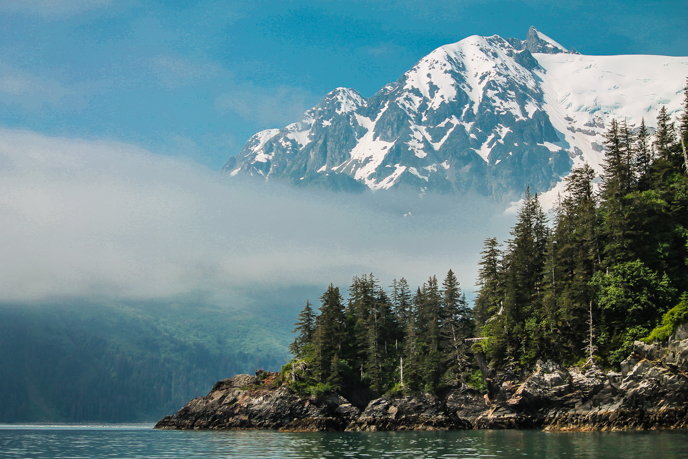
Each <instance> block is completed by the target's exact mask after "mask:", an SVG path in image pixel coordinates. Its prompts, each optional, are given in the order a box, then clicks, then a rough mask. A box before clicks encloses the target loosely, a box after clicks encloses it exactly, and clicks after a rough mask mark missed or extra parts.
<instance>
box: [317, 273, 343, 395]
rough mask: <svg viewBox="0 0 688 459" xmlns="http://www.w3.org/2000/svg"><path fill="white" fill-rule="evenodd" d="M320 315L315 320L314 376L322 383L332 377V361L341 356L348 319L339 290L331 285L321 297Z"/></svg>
mask: <svg viewBox="0 0 688 459" xmlns="http://www.w3.org/2000/svg"><path fill="white" fill-rule="evenodd" d="M320 302H321V306H320V315H319V316H318V317H317V319H316V320H315V333H314V339H313V354H314V358H313V374H314V376H315V377H316V378H317V380H318V381H320V382H325V381H326V380H327V378H328V377H329V376H330V371H331V368H332V359H333V358H334V356H335V354H337V355H340V354H341V353H342V350H343V343H344V342H345V338H346V317H345V315H344V308H343V304H342V302H343V299H342V296H341V295H340V293H339V288H338V287H335V286H334V285H332V284H330V286H329V287H328V289H327V291H326V292H325V293H324V294H323V296H321V297H320Z"/></svg>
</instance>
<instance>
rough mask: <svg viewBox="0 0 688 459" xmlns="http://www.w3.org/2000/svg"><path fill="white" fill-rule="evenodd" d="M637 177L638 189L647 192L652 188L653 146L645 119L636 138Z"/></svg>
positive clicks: (635, 167) (635, 162) (635, 164)
mask: <svg viewBox="0 0 688 459" xmlns="http://www.w3.org/2000/svg"><path fill="white" fill-rule="evenodd" d="M636 139H637V140H636V147H635V161H634V169H635V176H636V180H637V182H638V189H639V190H640V191H645V190H647V189H648V188H649V186H650V165H651V164H652V146H651V144H650V132H649V131H648V129H647V126H645V118H643V119H642V121H641V123H640V128H639V129H638V135H637V137H636Z"/></svg>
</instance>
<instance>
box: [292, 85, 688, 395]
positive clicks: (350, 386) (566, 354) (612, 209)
mask: <svg viewBox="0 0 688 459" xmlns="http://www.w3.org/2000/svg"><path fill="white" fill-rule="evenodd" d="M685 94H686V98H685V102H684V111H683V113H682V114H681V116H680V118H679V120H678V126H677V125H676V123H675V122H674V121H672V119H671V117H670V116H669V115H668V114H667V111H666V109H665V108H662V109H661V111H660V113H659V117H658V120H657V125H658V128H657V130H656V131H655V132H654V133H653V134H651V133H650V132H649V130H648V129H647V128H646V126H645V123H644V120H643V122H642V123H641V125H640V126H629V125H628V124H627V123H626V122H625V121H624V120H621V121H617V120H613V121H612V122H611V124H610V125H609V126H608V129H607V132H606V142H605V163H604V171H603V174H602V175H601V177H599V178H596V174H595V172H594V171H593V170H592V169H591V168H590V167H589V166H587V165H585V166H583V167H580V168H576V169H574V170H573V171H572V172H571V174H570V175H569V176H568V177H567V178H566V191H565V193H564V194H563V195H562V196H561V197H560V199H559V202H558V203H557V205H556V207H555V209H554V211H553V213H552V214H550V215H548V214H546V213H545V212H544V210H543V209H542V207H541V205H540V203H539V200H538V196H537V194H531V193H530V191H529V190H526V193H525V197H524V199H523V204H522V206H521V208H520V211H519V213H518V216H517V222H516V224H515V225H514V227H513V228H512V231H511V238H510V239H509V240H508V241H506V242H505V243H504V244H500V243H499V241H498V240H497V239H496V238H488V239H486V240H485V246H484V250H483V252H482V255H483V256H482V260H481V262H480V272H479V278H478V284H479V286H480V289H479V292H478V295H477V298H476V301H475V307H474V308H470V307H469V306H468V304H467V302H466V300H465V297H464V295H463V294H462V292H461V289H460V288H459V284H458V282H457V280H456V277H455V276H454V274H453V273H452V272H451V271H449V273H448V274H447V276H446V277H445V278H444V281H443V282H442V284H441V285H440V284H439V281H438V280H437V278H436V277H434V276H433V277H431V278H430V279H429V280H428V282H426V283H425V284H424V285H423V286H422V287H420V288H418V289H417V290H416V292H415V294H413V293H412V292H411V290H410V287H409V286H408V284H407V282H406V281H405V280H404V279H403V278H402V279H401V280H400V281H396V280H395V281H394V282H393V283H392V286H391V287H390V289H389V290H388V291H385V289H383V288H382V287H381V286H380V285H379V283H378V282H377V280H376V279H375V278H374V277H373V275H372V274H371V275H369V276H368V275H365V276H362V277H355V278H354V280H353V283H352V284H351V286H350V288H349V298H348V302H346V304H345V302H344V300H343V298H342V295H341V293H340V291H339V288H337V287H335V286H333V285H330V287H329V288H328V289H327V291H326V292H325V294H324V295H323V296H322V297H321V298H320V302H321V305H320V310H319V313H316V312H315V311H314V310H313V308H312V306H311V305H310V303H307V304H306V307H305V308H304V310H303V311H302V312H301V314H300V315H299V318H298V322H297V323H296V329H295V332H296V333H297V337H296V339H295V341H294V343H293V344H292V346H291V352H292V354H293V355H294V356H295V359H294V360H293V361H291V362H290V363H288V364H287V365H285V367H283V375H284V377H285V378H290V380H291V385H292V387H293V388H295V389H297V390H299V391H301V392H305V393H321V392H325V391H330V390H334V391H339V392H342V393H346V392H347V391H351V390H360V389H371V390H373V391H374V392H376V393H382V392H388V393H398V392H401V391H403V392H417V391H425V392H436V391H438V390H442V389H443V388H444V387H450V386H457V385H462V384H464V383H466V382H471V383H472V384H473V385H477V386H480V384H481V378H480V373H479V372H478V371H477V365H476V363H475V359H474V354H479V355H484V356H485V357H487V360H488V361H489V363H490V364H491V365H493V366H494V367H496V368H498V369H502V370H508V371H511V372H515V373H518V372H520V371H522V370H527V369H531V368H532V367H534V366H535V364H536V362H537V361H538V360H543V361H544V360H547V359H551V360H554V361H556V362H559V363H562V364H565V365H578V366H583V367H586V366H602V367H606V368H616V367H618V365H619V363H620V362H621V361H622V360H623V359H625V358H626V357H627V356H628V354H629V352H630V351H631V349H632V344H633V342H634V341H635V340H638V339H643V338H646V339H647V338H648V335H650V333H651V332H652V331H653V329H655V327H658V326H659V325H660V323H661V322H662V318H663V316H665V321H664V323H663V325H664V326H665V328H666V327H667V326H671V324H672V323H673V322H672V321H677V320H685V319H688V314H687V312H688V176H687V170H688V155H687V154H686V149H685V144H686V142H688V86H687V87H686V89H685ZM672 308H673V309H672ZM670 310H671V312H670V313H669V314H666V313H667V311H670ZM665 314H666V315H665ZM658 330H659V329H658ZM665 332H666V329H665ZM664 335H666V333H664ZM656 336H659V337H660V338H661V337H662V336H663V335H662V334H661V333H659V332H658V331H656V332H655V333H654V335H653V337H656ZM664 337H666V336H664ZM650 339H651V338H650Z"/></svg>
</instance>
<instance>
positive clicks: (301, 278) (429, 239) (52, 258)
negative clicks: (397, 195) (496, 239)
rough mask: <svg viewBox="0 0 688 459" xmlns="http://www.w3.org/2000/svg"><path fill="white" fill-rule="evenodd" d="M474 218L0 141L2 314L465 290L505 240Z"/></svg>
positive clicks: (127, 150) (92, 149)
mask: <svg viewBox="0 0 688 459" xmlns="http://www.w3.org/2000/svg"><path fill="white" fill-rule="evenodd" d="M421 204H422V205H421ZM411 209H412V210H413V211H412V214H413V216H414V218H410V219H409V218H404V217H403V216H402V215H403V214H404V213H406V212H408V211H409V210H411ZM485 209H486V208H485V207H484V206H476V207H474V208H471V207H468V206H466V205H465V203H464V205H463V207H461V208H460V207H459V205H458V204H457V203H456V202H453V201H450V200H446V199H444V198H437V200H436V201H433V200H432V198H431V197H429V196H427V195H426V197H425V198H424V201H423V202H421V201H418V199H417V198H415V200H413V199H412V200H410V201H407V200H396V199H393V198H392V197H391V196H389V195H388V196H386V197H385V196H384V195H377V196H373V197H372V198H371V196H365V195H364V196H354V195H346V194H340V195H337V194H329V193H324V192H309V191H303V190H301V191H298V190H294V189H291V188H283V187H280V186H270V185H269V184H265V183H264V182H250V183H243V182H237V181H230V180H229V179H228V177H226V176H221V175H219V174H218V173H216V172H213V171H210V170H208V169H205V168H202V167H200V166H198V165H196V164H194V163H191V162H188V161H184V160H180V159H178V158H172V157H167V156H158V155H154V154H151V153H150V152H148V151H145V150H142V149H140V148H137V147H133V146H130V145H125V144H121V143H115V142H93V141H83V140H73V139H64V138H53V137H45V136H42V135H38V134H35V133H31V132H25V131H13V130H0V215H2V224H1V225H0V259H1V260H3V262H2V263H1V264H0V302H8V301H15V302H17V301H32V300H35V301H42V300H48V299H51V298H61V297H62V298H64V297H66V298H74V297H79V298H102V297H107V298H127V299H150V298H168V297H172V296H174V295H194V294H196V293H197V294H198V295H199V297H200V296H206V295H207V296H210V297H213V296H215V297H222V296H223V295H226V294H227V292H231V291H237V289H240V290H242V291H244V292H245V291H251V290H261V291H262V290H266V289H268V288H282V287H288V286H296V285H311V286H318V285H322V286H323V288H324V286H326V285H328V284H329V283H330V282H334V283H335V285H341V286H343V287H344V286H346V285H348V283H349V282H350V280H351V277H352V276H353V275H360V274H363V273H368V272H371V271H372V272H374V273H375V274H376V275H377V276H379V277H380V278H381V279H382V280H383V285H388V282H390V281H391V279H392V278H394V277H397V278H399V277H402V276H405V277H406V278H407V279H408V280H409V281H410V282H411V283H422V282H423V281H424V280H426V279H427V277H428V276H430V275H432V274H435V273H436V274H438V275H440V276H441V275H444V273H446V271H447V270H448V269H449V268H453V269H454V270H455V271H456V272H457V273H458V275H459V277H460V279H461V280H462V281H463V283H464V285H471V284H472V282H473V279H474V276H475V271H476V269H477V265H476V263H477V260H478V256H479V252H480V248H481V244H482V240H483V239H484V237H486V236H487V235H495V233H494V232H493V229H494V228H492V230H489V231H488V232H487V233H485V232H484V231H486V227H492V226H494V225H497V226H496V227H503V225H502V224H499V222H497V223H495V222H494V221H492V220H491V219H490V218H489V215H490V213H489V212H486V211H485ZM502 232H503V231H502ZM496 235H497V236H503V235H502V234H499V233H498V234H496ZM223 292H225V293H223Z"/></svg>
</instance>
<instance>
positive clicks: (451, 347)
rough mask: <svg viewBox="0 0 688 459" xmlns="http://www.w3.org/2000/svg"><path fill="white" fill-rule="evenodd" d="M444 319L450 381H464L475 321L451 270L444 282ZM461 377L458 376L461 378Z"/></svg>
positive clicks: (444, 355) (445, 359) (442, 334)
mask: <svg viewBox="0 0 688 459" xmlns="http://www.w3.org/2000/svg"><path fill="white" fill-rule="evenodd" d="M440 293H441V295H442V321H441V328H440V350H441V352H442V363H443V365H444V373H445V375H446V378H447V382H451V383H455V382H461V384H462V385H463V384H464V375H465V372H466V369H467V367H468V361H467V360H468V358H467V352H468V346H467V345H466V341H465V339H466V338H470V337H471V334H472V328H473V323H472V322H473V321H472V320H471V310H470V308H469V307H468V303H467V302H466V296H465V295H464V294H463V292H462V291H461V287H460V286H459V281H458V280H457V278H456V275H455V274H454V272H453V271H452V270H451V269H450V270H449V272H448V273H447V276H446V277H445V279H444V282H443V283H442V290H441V292H440ZM457 378H458V379H457Z"/></svg>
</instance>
